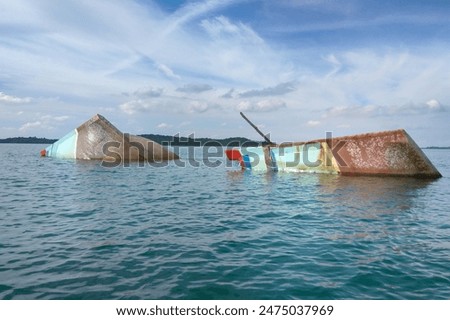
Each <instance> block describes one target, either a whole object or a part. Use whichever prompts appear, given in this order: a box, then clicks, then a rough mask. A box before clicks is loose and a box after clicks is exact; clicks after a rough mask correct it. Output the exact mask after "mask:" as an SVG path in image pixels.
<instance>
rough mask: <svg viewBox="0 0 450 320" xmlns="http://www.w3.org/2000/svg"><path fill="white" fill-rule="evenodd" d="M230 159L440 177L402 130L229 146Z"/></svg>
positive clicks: (299, 168)
mask: <svg viewBox="0 0 450 320" xmlns="http://www.w3.org/2000/svg"><path fill="white" fill-rule="evenodd" d="M226 153H227V156H228V158H229V159H230V160H236V161H239V162H240V164H241V166H242V167H243V168H246V169H252V170H259V171H288V172H315V173H331V174H342V175H372V176H409V177H420V178H439V177H441V174H440V173H439V171H438V170H437V169H436V168H435V167H434V165H433V164H432V163H431V161H430V160H429V159H428V158H427V156H426V155H425V154H424V153H423V151H422V150H421V149H420V148H419V147H418V146H417V144H416V143H415V142H414V140H413V139H412V138H411V137H410V136H409V135H408V134H407V133H406V131H405V130H403V129H400V130H394V131H384V132H376V133H368V134H361V135H353V136H345V137H339V138H330V139H319V140H314V141H309V142H297V143H283V144H280V145H268V146H264V147H262V146H261V147H249V148H241V149H239V150H237V149H229V150H227V151H226Z"/></svg>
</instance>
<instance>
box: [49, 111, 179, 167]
mask: <svg viewBox="0 0 450 320" xmlns="http://www.w3.org/2000/svg"><path fill="white" fill-rule="evenodd" d="M41 155H44V156H48V157H55V158H64V159H79V160H105V161H111V162H117V161H142V160H147V161H164V160H173V159H178V158H179V157H178V155H176V154H175V153H173V152H170V151H169V150H167V149H166V148H164V147H163V146H161V145H160V144H158V143H156V142H154V141H152V140H149V139H146V138H143V137H139V136H134V135H129V134H124V133H122V132H121V131H120V130H118V129H117V128H116V127H115V126H113V125H112V124H111V123H110V122H109V121H108V120H106V119H105V118H104V117H103V116H101V115H98V114H97V115H95V116H94V117H92V118H91V119H90V120H88V121H86V122H85V123H83V124H82V125H81V126H79V127H78V128H76V129H74V130H72V131H71V132H69V133H68V134H67V135H66V136H64V137H63V138H61V139H60V140H58V141H56V142H55V143H54V144H52V145H50V146H48V147H47V148H46V149H45V150H42V152H41Z"/></svg>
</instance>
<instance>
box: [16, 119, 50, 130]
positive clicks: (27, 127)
mask: <svg viewBox="0 0 450 320" xmlns="http://www.w3.org/2000/svg"><path fill="white" fill-rule="evenodd" d="M35 128H41V129H48V127H47V126H45V125H44V124H43V123H42V122H41V121H34V122H27V123H25V124H23V125H22V126H21V127H20V129H19V130H20V131H22V132H26V131H28V130H30V129H35Z"/></svg>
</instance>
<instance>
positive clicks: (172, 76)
mask: <svg viewBox="0 0 450 320" xmlns="http://www.w3.org/2000/svg"><path fill="white" fill-rule="evenodd" d="M156 67H157V69H158V70H159V71H160V72H161V73H162V74H163V75H165V76H166V77H167V78H169V79H176V80H180V79H181V77H180V76H179V75H177V74H175V72H173V70H172V69H170V68H169V67H168V66H166V65H165V64H162V63H159V64H158V65H157V66H156Z"/></svg>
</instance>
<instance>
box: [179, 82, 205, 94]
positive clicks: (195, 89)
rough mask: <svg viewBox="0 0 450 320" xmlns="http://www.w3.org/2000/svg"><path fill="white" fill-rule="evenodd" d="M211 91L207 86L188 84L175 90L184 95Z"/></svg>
mask: <svg viewBox="0 0 450 320" xmlns="http://www.w3.org/2000/svg"><path fill="white" fill-rule="evenodd" d="M212 89H213V87H211V86H210V85H209V84H197V83H189V84H185V85H183V86H182V87H179V88H177V91H179V92H186V93H201V92H205V91H209V90H212Z"/></svg>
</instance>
